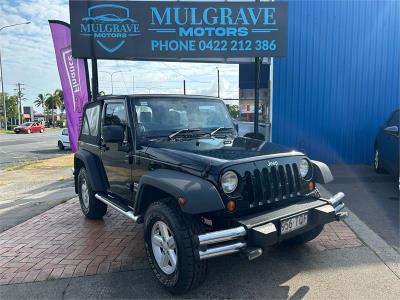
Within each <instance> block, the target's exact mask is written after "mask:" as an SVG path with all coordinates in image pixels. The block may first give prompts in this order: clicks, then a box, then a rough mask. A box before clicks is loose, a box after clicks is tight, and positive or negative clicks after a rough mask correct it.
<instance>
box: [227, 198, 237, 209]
mask: <svg viewBox="0 0 400 300" xmlns="http://www.w3.org/2000/svg"><path fill="white" fill-rule="evenodd" d="M235 209H236V202H235V201H234V200H229V201H228V203H226V210H227V211H229V212H233V211H235Z"/></svg>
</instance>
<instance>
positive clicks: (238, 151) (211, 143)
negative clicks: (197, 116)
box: [146, 137, 301, 170]
mask: <svg viewBox="0 0 400 300" xmlns="http://www.w3.org/2000/svg"><path fill="white" fill-rule="evenodd" d="M146 154H147V155H148V156H150V158H152V159H156V160H161V161H163V162H167V163H170V164H173V165H179V166H186V167H191V168H194V169H198V170H203V169H204V168H205V167H207V166H209V165H211V166H219V165H224V164H227V163H230V162H231V163H239V162H240V161H242V160H246V161H248V160H249V159H254V160H257V157H259V156H267V155H273V157H276V155H281V156H282V157H284V156H293V155H301V153H299V152H295V151H293V150H292V149H290V148H288V147H285V146H281V145H278V144H273V143H268V142H263V141H259V140H254V139H250V138H242V137H239V138H235V139H225V140H223V139H214V138H211V139H193V140H189V141H162V142H160V141H157V142H151V143H150V144H149V147H148V148H147V150H146Z"/></svg>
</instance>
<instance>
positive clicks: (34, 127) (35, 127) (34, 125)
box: [32, 123, 40, 132]
mask: <svg viewBox="0 0 400 300" xmlns="http://www.w3.org/2000/svg"><path fill="white" fill-rule="evenodd" d="M39 131H40V127H39V125H38V123H33V124H32V132H39Z"/></svg>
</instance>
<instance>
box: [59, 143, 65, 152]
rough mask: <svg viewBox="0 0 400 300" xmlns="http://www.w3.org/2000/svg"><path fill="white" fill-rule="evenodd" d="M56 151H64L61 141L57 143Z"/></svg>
mask: <svg viewBox="0 0 400 300" xmlns="http://www.w3.org/2000/svg"><path fill="white" fill-rule="evenodd" d="M58 149H59V150H60V151H62V150H64V144H63V143H62V142H61V141H58Z"/></svg>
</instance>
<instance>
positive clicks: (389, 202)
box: [327, 165, 400, 250]
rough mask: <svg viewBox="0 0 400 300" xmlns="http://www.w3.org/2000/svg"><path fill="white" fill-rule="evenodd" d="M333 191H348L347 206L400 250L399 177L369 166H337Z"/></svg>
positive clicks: (332, 186) (330, 188) (335, 167)
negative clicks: (381, 172)
mask: <svg viewBox="0 0 400 300" xmlns="http://www.w3.org/2000/svg"><path fill="white" fill-rule="evenodd" d="M331 169H332V173H333V176H334V178H335V180H334V181H333V182H332V183H331V184H328V185H327V188H328V189H329V190H330V191H331V192H339V191H341V192H344V193H345V194H346V198H345V200H344V202H345V204H346V207H348V208H350V210H351V211H353V212H354V213H355V214H356V215H357V216H358V217H359V218H360V219H361V220H362V221H363V222H364V223H365V224H367V225H368V227H370V228H371V229H372V230H373V231H375V232H376V233H377V234H378V235H380V236H381V237H382V238H383V239H384V240H385V241H386V242H387V243H388V244H390V245H391V246H393V247H395V248H396V249H397V250H399V249H400V233H399V229H400V224H399V216H400V201H399V191H398V187H397V180H396V179H395V178H393V177H391V176H389V175H387V174H376V173H375V172H374V171H373V169H372V167H371V166H368V165H333V166H331Z"/></svg>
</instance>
